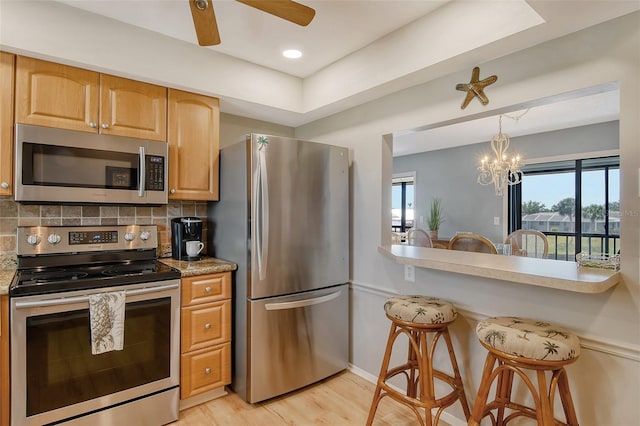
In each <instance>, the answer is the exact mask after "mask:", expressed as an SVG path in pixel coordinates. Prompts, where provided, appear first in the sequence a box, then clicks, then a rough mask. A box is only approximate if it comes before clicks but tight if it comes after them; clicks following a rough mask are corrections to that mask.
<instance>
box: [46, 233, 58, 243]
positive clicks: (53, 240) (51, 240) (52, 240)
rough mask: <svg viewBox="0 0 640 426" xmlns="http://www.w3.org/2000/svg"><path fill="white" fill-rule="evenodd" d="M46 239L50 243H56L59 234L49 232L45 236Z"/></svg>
mask: <svg viewBox="0 0 640 426" xmlns="http://www.w3.org/2000/svg"><path fill="white" fill-rule="evenodd" d="M47 241H49V243H50V244H58V243H59V242H60V235H58V234H51V235H49V237H47Z"/></svg>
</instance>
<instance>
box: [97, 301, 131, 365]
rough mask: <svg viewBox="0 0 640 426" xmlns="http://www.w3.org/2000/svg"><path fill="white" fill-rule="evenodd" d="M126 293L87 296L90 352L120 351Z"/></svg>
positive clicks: (122, 337)
mask: <svg viewBox="0 0 640 426" xmlns="http://www.w3.org/2000/svg"><path fill="white" fill-rule="evenodd" d="M125 299H126V293H125V292H124V291H117V292H112V293H100V294H92V295H90V296H89V321H90V323H91V353H92V354H93V355H99V354H102V353H105V352H110V351H121V350H122V348H123V346H124V308H125Z"/></svg>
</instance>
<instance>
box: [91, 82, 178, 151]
mask: <svg viewBox="0 0 640 426" xmlns="http://www.w3.org/2000/svg"><path fill="white" fill-rule="evenodd" d="M100 131H101V132H102V133H104V134H109V135H117V136H129V137H134V138H141V139H151V140H156V141H166V140H167V88H166V87H161V86H156V85H154V84H148V83H142V82H140V81H134V80H129V79H126V78H121V77H115V76H112V75H107V74H102V75H100Z"/></svg>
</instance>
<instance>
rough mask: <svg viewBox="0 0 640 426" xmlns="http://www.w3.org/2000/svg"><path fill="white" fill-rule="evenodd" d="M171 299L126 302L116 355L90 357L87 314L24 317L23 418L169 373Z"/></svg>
mask: <svg viewBox="0 0 640 426" xmlns="http://www.w3.org/2000/svg"><path fill="white" fill-rule="evenodd" d="M170 320H171V298H169V297H165V298H163V299H154V300H149V301H142V302H135V303H127V305H126V310H125V326H124V335H125V344H124V349H123V350H122V351H111V352H106V353H104V354H100V355H92V354H91V329H90V327H89V310H88V309H86V310H79V311H71V312H61V313H56V314H48V315H41V316H35V317H30V318H27V323H26V330H27V352H26V355H27V395H26V396H27V416H33V415H35V414H40V413H43V412H46V411H51V410H55V409H57V408H61V407H66V406H68V405H73V404H77V403H79V402H83V401H87V400H90V399H94V398H99V397H101V396H105V395H110V394H113V393H116V392H120V391H123V390H125V389H130V388H134V387H136V386H140V385H143V384H146V383H151V382H154V381H156V380H161V379H163V378H168V377H169V376H170V374H171V362H170V361H171V359H170V356H171V350H170V347H171V324H170Z"/></svg>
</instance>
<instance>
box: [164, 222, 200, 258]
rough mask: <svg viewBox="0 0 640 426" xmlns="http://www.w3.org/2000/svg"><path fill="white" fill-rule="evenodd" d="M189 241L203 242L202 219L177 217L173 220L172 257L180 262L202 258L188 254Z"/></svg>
mask: <svg viewBox="0 0 640 426" xmlns="http://www.w3.org/2000/svg"><path fill="white" fill-rule="evenodd" d="M188 241H202V219H200V218H198V217H177V218H175V219H171V257H173V258H174V259H178V260H198V259H200V258H201V257H202V256H201V255H200V254H197V255H196V256H189V255H188V254H187V242H188Z"/></svg>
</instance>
